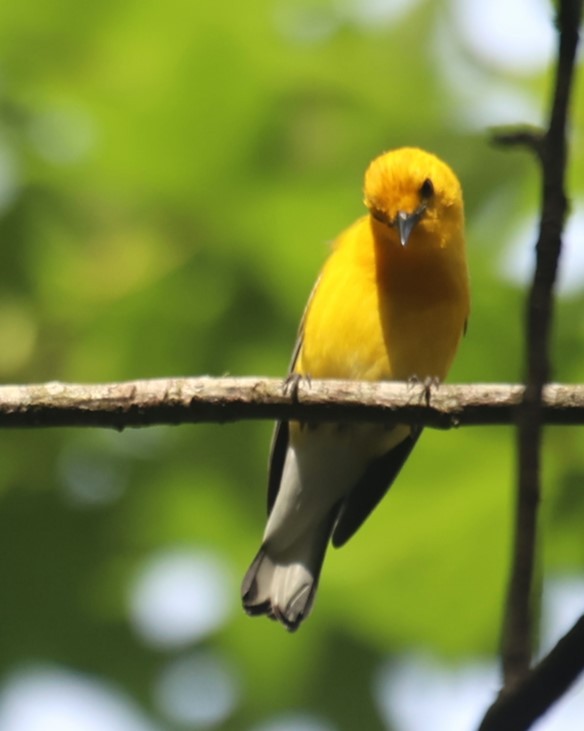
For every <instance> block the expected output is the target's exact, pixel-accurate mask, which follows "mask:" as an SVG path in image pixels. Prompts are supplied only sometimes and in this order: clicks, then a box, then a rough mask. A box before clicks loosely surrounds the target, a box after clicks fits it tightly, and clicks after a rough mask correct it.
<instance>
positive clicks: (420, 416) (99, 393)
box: [0, 376, 584, 429]
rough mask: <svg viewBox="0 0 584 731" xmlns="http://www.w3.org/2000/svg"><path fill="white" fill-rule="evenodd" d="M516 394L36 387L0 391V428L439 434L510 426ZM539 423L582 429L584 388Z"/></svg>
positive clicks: (555, 388) (382, 388) (367, 387)
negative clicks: (326, 426)
mask: <svg viewBox="0 0 584 731" xmlns="http://www.w3.org/2000/svg"><path fill="white" fill-rule="evenodd" d="M523 394H524V387H523V386H519V385H504V384H484V385H481V384H472V385H465V386H444V385H442V386H440V387H439V388H433V389H432V390H431V393H430V400H429V402H428V401H427V398H426V396H427V389H426V387H425V386H424V385H420V386H412V385H411V384H406V383H366V382H357V381H311V382H310V383H307V382H305V381H302V382H300V383H299V384H298V392H297V397H296V398H294V397H293V396H292V395H291V394H290V393H289V392H288V391H287V390H286V389H285V388H284V381H283V380H280V379H275V378H272V379H265V378H232V377H224V378H211V377H209V376H202V377H199V378H169V379H154V380H143V381H126V382H122V383H104V384H89V385H84V384H75V383H60V382H52V383H44V384H34V385H26V386H0V426H1V427H5V428H9V427H12V428H16V427H25V428H41V427H58V426H62V427H63V426H78V427H110V428H114V429H124V428H126V427H140V426H150V425H154V424H187V423H199V422H219V423H224V422H231V421H238V420H242V419H299V420H302V421H311V422H319V421H339V420H342V421H345V422H348V421H372V422H384V423H395V422H398V421H399V422H402V423H408V424H419V425H425V426H432V427H436V428H439V429H449V428H452V427H457V426H475V425H482V424H491V425H492V424H513V423H515V422H516V420H517V418H518V413H519V407H520V405H521V403H522V399H523ZM542 418H543V419H544V420H545V421H546V422H547V423H549V424H584V386H567V385H548V386H546V388H545V389H544V394H543V404H542Z"/></svg>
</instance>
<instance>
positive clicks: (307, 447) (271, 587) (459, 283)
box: [242, 147, 470, 630]
mask: <svg viewBox="0 0 584 731" xmlns="http://www.w3.org/2000/svg"><path fill="white" fill-rule="evenodd" d="M365 205H366V206H367V208H368V211H369V213H368V214H367V215H365V216H363V217H362V218H360V219H358V220H357V221H356V222H355V223H354V224H353V225H352V226H351V227H350V228H348V229H347V230H346V231H344V232H343V233H342V234H341V235H340V236H339V238H338V239H337V240H336V242H335V244H334V246H333V250H332V253H331V254H330V256H329V258H328V260H327V261H326V263H325V265H324V267H323V270H322V272H321V274H320V277H319V278H318V280H317V282H316V285H315V287H314V289H313V291H312V294H311V296H310V299H309V301H308V304H307V307H306V310H305V313H304V317H303V319H302V323H301V325H300V330H299V334H298V340H297V343H296V347H295V349H294V355H293V359H292V367H291V373H292V374H295V375H297V376H305V377H312V378H341V379H355V380H367V381H387V380H399V381H404V380H408V379H411V378H417V379H420V380H425V379H438V380H440V381H441V380H443V379H444V378H445V377H446V374H447V373H448V369H449V368H450V365H451V363H452V360H453V358H454V355H455V353H456V350H457V348H458V344H459V342H460V339H461V337H462V335H463V333H464V331H465V328H466V323H467V319H468V316H469V309H470V295H469V277H468V268H467V261H466V248H465V240H464V210H463V202H462V191H461V188H460V183H459V182H458V179H457V178H456V176H455V175H454V173H453V172H452V170H451V169H450V168H449V167H448V165H446V164H445V163H444V162H442V161H441V160H440V159H439V158H437V157H436V156H435V155H432V154H430V153H428V152H424V151H423V150H420V149H417V148H409V147H408V148H401V149H397V150H393V151H390V152H386V153H385V154H383V155H381V156H380V157H378V158H377V159H375V160H374V161H373V162H372V163H371V165H370V166H369V168H368V170H367V172H366V174H365ZM420 431H421V430H420V429H419V428H415V427H411V426H407V425H397V426H392V427H387V426H384V425H380V424H356V423H345V424H339V423H336V424H318V425H317V424H306V423H299V422H280V423H278V424H277V425H276V429H275V433H274V438H273V441H272V451H271V456H270V469H269V483H268V510H269V518H268V522H267V526H266V530H265V532H264V537H263V541H262V545H261V548H260V550H259V552H258V554H257V555H256V557H255V559H254V561H253V563H252V564H251V566H250V568H249V570H248V572H247V574H246V576H245V578H244V580H243V584H242V601H243V606H244V609H245V610H246V611H247V612H248V613H249V614H267V615H268V616H269V617H271V618H272V619H277V620H279V621H280V622H281V623H282V624H283V625H284V626H285V627H286V628H287V629H289V630H295V629H297V627H298V626H299V625H300V623H301V622H302V620H303V619H304V618H305V617H306V616H307V615H308V613H309V611H310V609H311V607H312V604H313V602H314V597H315V593H316V589H317V585H318V579H319V575H320V571H321V568H322V564H323V561H324V556H325V552H326V548H327V545H328V542H329V539H331V538H332V543H333V545H334V546H335V547H338V546H341V545H343V544H344V543H345V542H346V541H347V540H348V539H349V538H350V537H351V536H352V535H353V533H355V531H356V530H357V529H358V528H359V527H360V526H361V524H362V523H363V521H364V520H365V519H366V518H367V516H368V515H369V514H370V513H371V511H372V510H373V509H374V508H375V506H376V505H377V503H378V502H379V501H380V500H381V498H382V497H383V495H384V494H385V492H386V491H387V489H388V488H389V486H390V485H391V483H392V482H393V480H394V479H395V477H396V476H397V474H398V472H399V471H400V469H401V467H402V465H403V464H404V462H405V460H406V458H407V457H408V455H409V453H410V452H411V450H412V448H413V446H414V444H415V443H416V440H417V439H418V437H419V435H420Z"/></svg>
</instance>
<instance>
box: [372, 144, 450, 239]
mask: <svg viewBox="0 0 584 731" xmlns="http://www.w3.org/2000/svg"><path fill="white" fill-rule="evenodd" d="M365 205H366V206H367V208H368V209H369V213H370V215H371V217H372V219H373V220H374V223H373V225H374V226H376V227H377V228H378V229H379V230H380V231H381V232H383V233H385V234H387V233H388V229H389V231H390V232H391V234H390V236H391V237H392V238H395V239H397V240H398V241H399V242H400V244H401V246H402V247H405V246H406V245H407V244H408V242H410V240H412V239H413V238H414V237H413V234H414V231H417V232H425V233H426V234H428V236H426V237H424V239H427V240H429V241H432V242H433V244H434V245H437V246H439V247H441V248H442V247H444V246H447V245H448V241H449V240H450V239H451V238H452V234H453V233H454V232H456V233H459V232H460V233H461V232H462V229H463V226H464V213H463V203H462V191H461V188H460V183H459V182H458V179H457V177H456V175H455V174H454V173H453V172H452V170H451V169H450V168H449V167H448V165H446V164H445V163H444V162H442V161H441V160H440V159H439V158H437V157H436V156H435V155H432V154H430V153H428V152H424V151H423V150H420V149H417V148H414V147H402V148H400V149H397V150H392V151H391V152H386V153H384V154H383V155H380V156H379V157H378V158H376V159H375V160H373V162H372V163H371V165H370V166H369V168H368V169H367V172H366V173H365ZM421 238H422V237H420V240H421Z"/></svg>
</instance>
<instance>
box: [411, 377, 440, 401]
mask: <svg viewBox="0 0 584 731" xmlns="http://www.w3.org/2000/svg"><path fill="white" fill-rule="evenodd" d="M419 385H421V386H422V393H421V397H422V398H423V400H424V401H425V402H426V406H430V401H431V400H432V389H433V388H435V389H436V390H438V388H440V379H439V378H438V376H426V377H425V378H424V379H420V378H419V376H416V375H415V374H414V375H413V376H410V377H409V378H408V387H409V388H414V387H415V386H419Z"/></svg>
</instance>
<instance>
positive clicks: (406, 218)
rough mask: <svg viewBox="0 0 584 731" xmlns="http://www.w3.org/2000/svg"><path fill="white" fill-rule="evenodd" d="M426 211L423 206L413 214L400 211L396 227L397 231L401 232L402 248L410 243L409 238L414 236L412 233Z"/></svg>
mask: <svg viewBox="0 0 584 731" xmlns="http://www.w3.org/2000/svg"><path fill="white" fill-rule="evenodd" d="M425 210H426V206H424V205H421V206H420V207H419V208H416V210H415V211H414V212H413V213H406V212H405V211H398V214H397V216H396V219H395V226H397V230H398V231H399V240H400V243H401V245H402V246H405V245H406V244H407V243H408V241H409V238H410V236H411V235H412V231H413V230H414V228H415V227H416V224H417V223H418V221H419V220H420V219H421V218H422V216H423V215H424V211H425Z"/></svg>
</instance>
